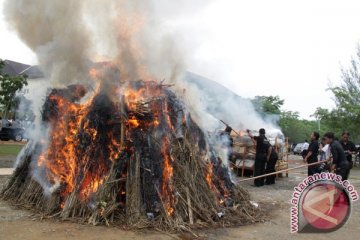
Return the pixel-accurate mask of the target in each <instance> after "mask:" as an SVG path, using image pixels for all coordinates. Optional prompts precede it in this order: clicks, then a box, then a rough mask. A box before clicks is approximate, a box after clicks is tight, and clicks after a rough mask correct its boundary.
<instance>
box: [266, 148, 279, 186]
mask: <svg viewBox="0 0 360 240" xmlns="http://www.w3.org/2000/svg"><path fill="white" fill-rule="evenodd" d="M268 151H271V152H270V158H269V159H268V161H267V163H266V169H265V173H266V174H269V173H274V172H275V166H276V162H277V160H278V158H279V156H278V152H277V150H276V148H275V147H272V146H271V149H269V150H268ZM275 179H276V175H275V174H274V175H270V176H267V177H266V180H265V184H266V185H271V184H275Z"/></svg>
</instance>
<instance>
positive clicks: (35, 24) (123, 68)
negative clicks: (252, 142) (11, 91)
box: [4, 0, 276, 131]
mask: <svg viewBox="0 0 360 240" xmlns="http://www.w3.org/2000/svg"><path fill="white" fill-rule="evenodd" d="M209 2H211V1H205V0H194V1H191V0H182V1H177V2H176V4H175V3H173V2H169V1H165V0H157V1H156V0H87V1H85V0H79V1H73V0H52V1H49V0H33V1H31V4H29V2H28V1H26V0H7V1H6V3H5V8H4V14H5V17H6V19H7V21H8V22H9V24H10V25H11V26H12V27H13V28H14V29H15V30H16V31H17V33H18V35H19V36H20V38H21V39H22V40H23V41H24V42H25V43H26V44H27V45H28V46H29V47H30V48H31V49H32V50H33V51H34V52H35V53H36V54H37V56H38V60H39V63H40V66H41V68H42V69H43V71H44V72H45V73H46V76H47V78H49V79H50V83H51V86H52V87H58V86H66V85H69V84H71V83H79V82H80V83H81V82H82V83H83V82H84V81H89V80H88V79H89V77H88V72H89V67H91V64H92V63H93V62H99V61H106V62H112V63H113V64H115V66H117V67H118V68H119V69H120V76H121V80H122V81H128V80H137V79H144V80H148V79H157V80H162V79H165V81H166V82H168V83H175V90H176V91H177V93H178V94H184V98H185V99H186V102H187V103H188V104H187V105H188V106H189V109H190V112H191V113H192V115H193V116H194V118H195V120H196V121H197V122H198V123H199V124H200V126H202V127H203V129H205V130H207V131H214V129H216V128H220V127H223V126H222V125H221V123H220V122H219V120H218V119H220V118H221V119H223V120H225V121H227V122H228V123H229V124H231V125H232V126H233V127H234V128H237V129H244V128H251V129H258V128H260V127H265V128H267V129H275V128H276V127H275V126H274V125H273V124H271V123H270V122H268V121H264V120H263V119H261V117H260V116H259V115H258V114H257V113H256V112H255V111H254V109H253V106H252V105H251V103H250V102H249V101H247V100H244V99H241V98H239V97H237V96H236V95H229V91H228V92H227V91H223V89H222V88H221V87H219V86H218V85H214V84H210V85H207V84H205V85H201V84H198V83H197V84H196V83H194V81H189V78H190V79H191V76H190V77H189V75H188V74H185V69H186V68H187V64H186V63H188V62H189V61H188V57H187V56H189V55H191V52H192V50H194V49H189V47H188V46H189V44H188V42H186V41H185V40H184V38H183V37H182V36H181V35H179V34H177V33H176V30H174V29H171V28H168V26H169V25H167V24H166V23H167V21H168V22H169V21H174V19H176V18H177V17H179V16H184V15H189V14H195V13H194V11H198V10H199V9H201V7H204V6H205V5H206V4H208V3H209ZM194 9H195V10H194ZM190 10H192V11H190ZM170 25H171V24H170ZM187 39H189V37H187ZM190 45H191V44H190ZM216 80H217V81H219V82H221V79H216ZM244 81H246V79H244ZM90 84H91V83H90ZM184 89H185V90H186V91H184Z"/></svg>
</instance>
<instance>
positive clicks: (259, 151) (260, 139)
mask: <svg viewBox="0 0 360 240" xmlns="http://www.w3.org/2000/svg"><path fill="white" fill-rule="evenodd" d="M247 133H248V134H249V137H250V138H251V140H252V141H253V143H254V145H255V146H256V155H255V169H254V177H257V176H261V175H264V174H265V164H266V161H267V160H268V159H269V158H270V154H271V151H270V149H271V145H270V142H269V141H268V140H267V138H266V136H265V133H266V132H265V129H263V128H261V129H260V130H259V136H256V137H254V136H253V135H252V134H251V132H250V131H249V130H247ZM264 181H265V179H264V178H263V177H262V178H258V179H255V180H254V185H255V186H256V187H262V186H264Z"/></svg>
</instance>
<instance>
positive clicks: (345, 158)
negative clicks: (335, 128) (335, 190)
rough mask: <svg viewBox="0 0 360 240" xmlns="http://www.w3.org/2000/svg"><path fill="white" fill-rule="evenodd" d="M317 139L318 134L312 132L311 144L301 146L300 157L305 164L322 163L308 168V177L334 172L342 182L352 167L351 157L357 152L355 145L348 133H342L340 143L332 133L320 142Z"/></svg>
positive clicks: (347, 176)
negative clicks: (323, 172)
mask: <svg viewBox="0 0 360 240" xmlns="http://www.w3.org/2000/svg"><path fill="white" fill-rule="evenodd" d="M319 138H320V135H319V133H317V132H313V133H312V134H311V143H310V144H309V145H308V146H307V145H306V144H304V145H303V149H302V156H303V158H304V162H305V163H308V164H311V163H316V162H318V161H321V162H323V163H322V164H315V165H312V166H309V167H308V175H309V176H310V175H313V174H315V173H319V172H322V171H334V172H335V173H336V174H338V175H340V176H341V177H342V179H343V180H347V179H348V178H349V175H350V170H351V169H352V167H353V155H354V154H356V152H357V149H356V146H355V144H354V143H353V142H352V141H350V133H349V132H343V133H342V135H341V139H340V141H338V140H337V139H336V137H335V135H334V133H332V132H328V133H326V134H325V135H324V137H323V138H322V139H321V141H320V142H319ZM325 161H326V162H325Z"/></svg>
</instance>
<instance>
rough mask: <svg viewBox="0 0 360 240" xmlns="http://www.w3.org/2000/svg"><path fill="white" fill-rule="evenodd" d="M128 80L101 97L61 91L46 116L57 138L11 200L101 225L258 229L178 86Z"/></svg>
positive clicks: (30, 160) (27, 169)
mask: <svg viewBox="0 0 360 240" xmlns="http://www.w3.org/2000/svg"><path fill="white" fill-rule="evenodd" d="M105 80H106V79H105ZM119 82H120V81H119ZM119 82H118V83H117V84H114V83H111V81H101V83H100V84H99V86H98V88H97V90H95V93H93V94H87V90H86V89H85V88H84V87H83V86H82V85H71V86H69V87H68V88H66V89H53V90H52V91H51V92H50V93H49V95H48V96H47V99H46V100H45V103H44V106H43V112H42V122H43V125H44V126H45V129H48V133H46V134H44V136H45V135H46V136H47V138H48V139H49V140H47V138H45V137H44V138H43V139H41V140H39V141H37V142H35V141H30V142H29V143H28V144H27V146H26V147H25V148H24V149H23V151H22V153H21V155H20V156H19V157H20V158H21V159H20V160H21V161H20V162H19V164H18V166H17V168H16V170H15V172H14V174H13V176H12V177H11V179H10V181H9V182H8V184H7V186H6V187H5V188H4V189H3V190H2V194H1V197H2V198H3V199H5V200H9V201H12V202H14V203H16V204H17V205H19V204H20V205H23V206H26V207H30V208H32V209H36V210H37V211H40V212H41V213H43V214H44V215H47V216H57V217H61V218H62V219H76V220H80V221H87V222H89V223H92V224H99V223H105V224H110V223H111V222H115V223H116V222H117V223H120V224H126V225H128V226H132V227H141V228H142V227H157V228H161V229H165V230H186V229H188V228H191V227H207V226H214V225H219V226H230V225H238V224H245V223H249V222H254V221H255V219H257V216H258V211H256V210H255V209H254V208H253V206H252V205H251V204H250V203H249V199H248V194H247V193H246V192H245V191H243V190H241V189H240V188H238V187H236V186H234V184H233V183H232V182H231V180H230V177H229V172H228V169H227V167H226V166H224V165H223V164H222V161H221V159H220V158H219V157H217V154H216V152H215V150H214V148H213V147H212V146H211V145H210V144H209V141H208V139H207V138H208V136H206V135H205V134H204V132H203V131H202V130H201V129H200V128H199V127H198V125H197V124H196V123H195V122H194V121H193V120H192V118H191V116H190V114H189V113H188V112H187V111H186V108H185V105H184V104H183V102H182V101H181V100H180V99H179V98H178V97H177V96H176V95H175V94H174V92H172V91H171V90H170V86H166V85H163V84H162V83H158V82H154V81H141V80H139V81H129V82H126V83H124V82H123V83H119ZM88 95H92V96H90V97H89V96H88Z"/></svg>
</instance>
